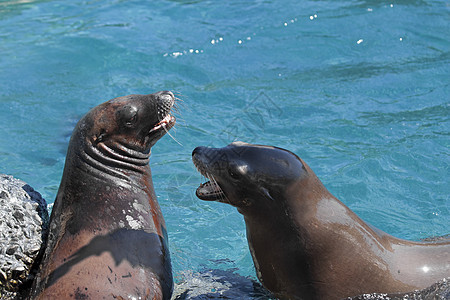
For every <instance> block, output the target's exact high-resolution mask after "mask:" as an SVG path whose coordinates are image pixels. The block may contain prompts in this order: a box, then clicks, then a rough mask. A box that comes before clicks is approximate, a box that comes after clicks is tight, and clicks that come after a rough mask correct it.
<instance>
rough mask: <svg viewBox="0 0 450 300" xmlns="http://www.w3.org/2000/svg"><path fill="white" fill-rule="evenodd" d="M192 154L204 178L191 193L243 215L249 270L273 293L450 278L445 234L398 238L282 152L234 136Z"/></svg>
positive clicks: (335, 292)
mask: <svg viewBox="0 0 450 300" xmlns="http://www.w3.org/2000/svg"><path fill="white" fill-rule="evenodd" d="M192 160H193V162H194V165H195V166H196V167H197V169H198V170H199V172H200V173H202V174H203V175H204V176H205V177H207V178H209V179H210V181H209V182H207V183H205V184H202V185H201V186H200V187H199V188H198V189H197V191H196V194H197V196H198V197H199V198H200V199H202V200H206V201H219V202H223V203H228V204H230V205H233V206H235V207H236V208H237V209H238V211H239V212H240V213H241V214H242V215H243V216H244V220H245V224H246V230H247V240H248V244H249V248H250V252H251V254H252V257H253V262H254V264H255V268H256V272H257V276H258V278H259V280H260V281H261V283H262V284H263V285H264V286H265V287H266V288H267V289H268V290H270V291H271V292H272V293H274V294H275V295H276V296H277V297H280V298H285V299H342V298H345V297H348V296H356V295H360V294H363V293H375V292H377V293H400V292H409V291H413V290H415V289H421V288H425V287H427V286H430V285H431V284H433V283H434V282H436V281H438V280H440V279H442V278H444V277H448V276H450V271H449V270H450V242H449V241H448V240H447V241H440V242H439V241H436V242H413V241H407V240H402V239H398V238H395V237H393V236H391V235H389V234H387V233H384V232H382V231H381V230H379V229H376V228H374V227H373V226H371V225H369V224H367V223H365V222H364V221H362V220H361V219H360V218H359V217H358V216H357V215H356V214H355V213H353V212H352V211H351V210H350V209H349V208H348V207H346V206H345V205H344V204H343V203H342V202H340V201H339V200H338V199H337V198H335V197H334V196H333V195H332V194H331V193H330V192H329V191H328V190H327V189H326V188H325V187H324V185H323V184H322V183H321V182H320V180H319V179H318V178H317V176H316V175H315V174H314V172H313V171H312V170H311V168H310V167H309V166H308V165H307V164H306V163H305V162H304V161H303V160H302V159H300V158H299V157H298V156H297V155H295V154H294V153H292V152H290V151H287V150H284V149H281V148H276V147H271V146H262V145H251V144H246V143H242V142H235V143H232V144H230V145H228V146H227V147H224V148H206V147H197V148H196V149H195V150H194V151H193V154H192Z"/></svg>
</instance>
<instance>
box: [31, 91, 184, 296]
mask: <svg viewBox="0 0 450 300" xmlns="http://www.w3.org/2000/svg"><path fill="white" fill-rule="evenodd" d="M174 99H175V98H174V95H173V94H172V93H171V92H158V93H155V94H150V95H130V96H125V97H120V98H115V99H112V100H110V101H107V102H105V103H103V104H100V105H99V106H97V107H95V108H93V109H92V110H91V111H89V112H88V113H87V114H86V115H85V116H84V117H83V118H82V119H81V120H80V121H79V122H78V124H77V126H76V127H75V130H74V132H73V134H72V137H71V140H70V143H69V149H68V152H67V157H66V164H65V167H64V173H63V177H62V180H61V184H60V187H59V191H58V194H57V197H56V200H55V203H54V206H53V211H52V214H51V220H50V234H49V239H48V245H47V248H46V250H45V254H44V258H43V261H42V263H41V266H40V270H39V272H38V274H37V277H36V279H35V281H34V284H33V287H32V291H31V295H30V298H32V299H170V297H171V293H172V288H173V279H172V270H171V264H170V256H169V249H168V244H167V233H166V227H165V223H164V219H163V216H162V214H161V210H160V207H159V204H158V202H157V199H156V195H155V192H154V189H153V183H152V176H151V171H150V166H149V157H150V148H151V147H152V146H153V145H154V144H155V143H156V141H158V140H159V139H160V138H161V137H162V136H163V135H164V134H165V133H166V132H167V131H168V130H169V129H170V128H172V127H173V125H174V124H175V118H174V117H173V116H172V115H171V114H170V110H171V108H172V106H173V104H174Z"/></svg>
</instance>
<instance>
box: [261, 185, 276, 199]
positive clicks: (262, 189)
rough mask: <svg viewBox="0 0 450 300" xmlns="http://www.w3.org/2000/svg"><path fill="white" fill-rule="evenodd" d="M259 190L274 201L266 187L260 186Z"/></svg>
mask: <svg viewBox="0 0 450 300" xmlns="http://www.w3.org/2000/svg"><path fill="white" fill-rule="evenodd" d="M261 191H262V193H263V194H264V196H266V197H267V198H268V199H270V200H272V201H275V199H273V197H272V196H271V195H270V192H269V190H268V189H266V188H264V187H261Z"/></svg>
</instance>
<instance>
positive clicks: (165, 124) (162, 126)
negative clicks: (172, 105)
mask: <svg viewBox="0 0 450 300" xmlns="http://www.w3.org/2000/svg"><path fill="white" fill-rule="evenodd" d="M173 125H175V117H174V116H172V115H171V114H167V116H165V117H164V119H162V120H161V121H160V122H159V123H157V124H156V125H155V126H154V127H153V128H152V129H151V130H150V132H149V133H154V132H156V131H159V130H165V131H168V130H169V129H170V128H172V127H173Z"/></svg>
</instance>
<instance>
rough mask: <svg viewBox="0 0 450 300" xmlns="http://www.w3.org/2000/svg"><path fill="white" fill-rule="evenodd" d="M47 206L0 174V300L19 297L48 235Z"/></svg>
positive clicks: (23, 185)
mask: <svg viewBox="0 0 450 300" xmlns="http://www.w3.org/2000/svg"><path fill="white" fill-rule="evenodd" d="M48 221H49V216H48V211H47V203H46V202H45V200H44V199H43V198H42V196H41V195H40V194H39V193H38V192H36V191H35V190H34V189H33V188H32V187H31V186H29V185H28V184H26V183H25V182H23V181H22V180H19V179H16V178H14V177H12V176H9V175H4V174H0V299H16V298H20V294H18V292H19V290H22V289H23V287H24V285H27V284H30V283H31V281H32V279H33V276H34V274H33V271H34V263H35V262H36V264H37V263H38V260H39V257H40V253H41V249H43V247H44V245H45V242H46V238H47V233H48Z"/></svg>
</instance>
